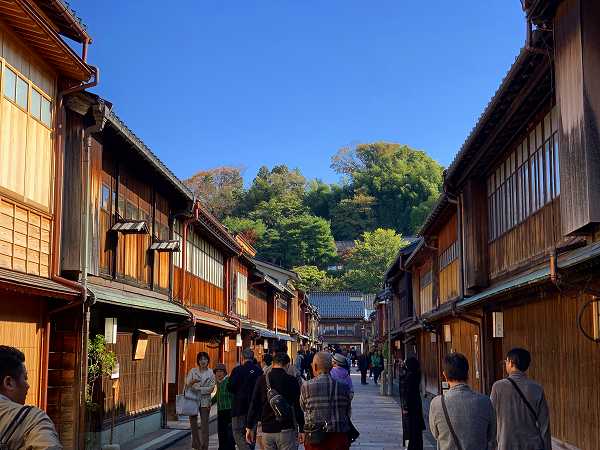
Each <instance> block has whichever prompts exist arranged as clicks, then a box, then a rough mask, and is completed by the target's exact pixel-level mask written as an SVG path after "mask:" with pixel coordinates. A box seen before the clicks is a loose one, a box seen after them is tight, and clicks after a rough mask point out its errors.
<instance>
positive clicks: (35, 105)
mask: <svg viewBox="0 0 600 450" xmlns="http://www.w3.org/2000/svg"><path fill="white" fill-rule="evenodd" d="M41 108H42V96H41V95H40V93H39V92H38V91H36V90H35V89H32V90H31V115H32V116H33V117H34V118H35V119H37V120H40V119H41V117H42V112H41Z"/></svg>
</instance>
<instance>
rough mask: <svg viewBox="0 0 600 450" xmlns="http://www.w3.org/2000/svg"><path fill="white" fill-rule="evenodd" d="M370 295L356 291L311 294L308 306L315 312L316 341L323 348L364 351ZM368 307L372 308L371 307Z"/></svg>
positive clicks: (371, 300) (371, 297)
mask: <svg viewBox="0 0 600 450" xmlns="http://www.w3.org/2000/svg"><path fill="white" fill-rule="evenodd" d="M374 297H375V296H374V295H369V294H362V293H360V292H311V293H310V297H309V300H310V304H311V305H313V306H314V307H315V308H316V309H317V311H318V313H319V328H318V330H319V331H318V333H319V340H320V341H321V342H322V344H323V345H325V346H328V345H330V346H333V347H338V346H339V347H340V348H341V349H343V350H349V349H350V348H352V347H355V348H356V349H357V350H358V351H360V352H363V351H366V350H367V349H368V347H367V346H368V342H367V337H368V336H367V334H368V332H367V327H368V318H369V315H370V313H371V312H372V309H368V308H367V306H368V303H370V304H371V305H372V304H373V299H374ZM371 308H372V306H371Z"/></svg>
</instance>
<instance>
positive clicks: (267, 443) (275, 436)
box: [263, 430, 298, 450]
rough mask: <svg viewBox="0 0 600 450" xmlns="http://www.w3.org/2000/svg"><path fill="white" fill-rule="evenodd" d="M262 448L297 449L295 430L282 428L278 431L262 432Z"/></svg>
mask: <svg viewBox="0 0 600 450" xmlns="http://www.w3.org/2000/svg"><path fill="white" fill-rule="evenodd" d="M263 445H264V450H298V433H296V430H283V431H281V432H280V433H265V432H263Z"/></svg>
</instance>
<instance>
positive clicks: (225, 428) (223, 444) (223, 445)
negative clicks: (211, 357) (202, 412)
mask: <svg viewBox="0 0 600 450" xmlns="http://www.w3.org/2000/svg"><path fill="white" fill-rule="evenodd" d="M213 372H214V373H215V377H216V379H217V394H216V395H215V396H214V397H213V398H212V403H213V404H215V403H216V404H217V433H218V436H219V450H235V440H234V439H233V431H232V429H231V403H232V401H233V399H232V396H231V392H229V387H228V386H229V377H228V376H227V368H226V367H225V364H221V363H219V364H217V365H216V366H215V368H214V370H213Z"/></svg>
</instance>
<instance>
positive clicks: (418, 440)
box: [408, 431, 423, 450]
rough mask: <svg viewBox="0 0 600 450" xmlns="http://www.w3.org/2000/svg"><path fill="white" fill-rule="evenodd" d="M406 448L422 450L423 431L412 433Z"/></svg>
mask: <svg viewBox="0 0 600 450" xmlns="http://www.w3.org/2000/svg"><path fill="white" fill-rule="evenodd" d="M408 450H423V432H422V431H421V432H419V433H414V436H412V434H411V436H410V439H409V440H408Z"/></svg>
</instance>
